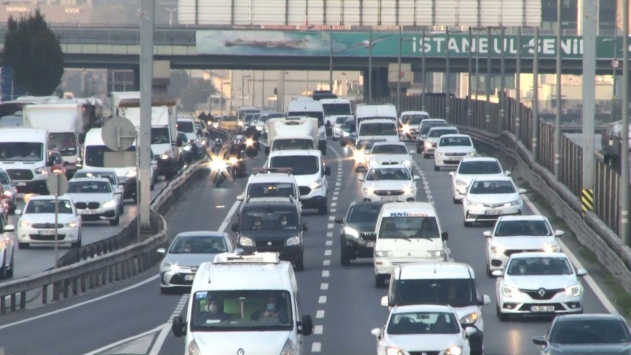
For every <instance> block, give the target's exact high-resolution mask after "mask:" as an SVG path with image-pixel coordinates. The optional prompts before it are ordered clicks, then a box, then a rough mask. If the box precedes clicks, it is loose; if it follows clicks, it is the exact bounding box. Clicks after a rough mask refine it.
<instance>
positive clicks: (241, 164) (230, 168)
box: [226, 150, 245, 179]
mask: <svg viewBox="0 0 631 355" xmlns="http://www.w3.org/2000/svg"><path fill="white" fill-rule="evenodd" d="M244 153H245V151H244V150H240V151H238V153H237V154H232V155H230V156H229V157H228V164H227V168H226V171H227V172H228V173H229V174H230V176H231V177H232V178H233V179H238V178H242V177H244V176H245V161H244V160H243V158H242V156H243V154H244Z"/></svg>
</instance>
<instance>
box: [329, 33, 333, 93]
mask: <svg viewBox="0 0 631 355" xmlns="http://www.w3.org/2000/svg"><path fill="white" fill-rule="evenodd" d="M329 90H331V92H333V26H329Z"/></svg>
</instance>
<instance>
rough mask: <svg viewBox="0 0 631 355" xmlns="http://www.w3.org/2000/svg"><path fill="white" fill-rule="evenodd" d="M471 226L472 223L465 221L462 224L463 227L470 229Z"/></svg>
mask: <svg viewBox="0 0 631 355" xmlns="http://www.w3.org/2000/svg"><path fill="white" fill-rule="evenodd" d="M472 225H473V223H472V222H467V221H465V222H464V226H465V227H471V226H472Z"/></svg>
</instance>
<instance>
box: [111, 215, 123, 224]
mask: <svg viewBox="0 0 631 355" xmlns="http://www.w3.org/2000/svg"><path fill="white" fill-rule="evenodd" d="M120 221H121V217H120V215H118V214H117V215H116V218H115V219H112V220H110V226H117V225H119V223H120Z"/></svg>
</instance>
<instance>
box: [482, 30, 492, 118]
mask: <svg viewBox="0 0 631 355" xmlns="http://www.w3.org/2000/svg"><path fill="white" fill-rule="evenodd" d="M486 31H487V32H486V38H487V47H486V80H485V81H486V83H485V84H486V87H485V89H486V107H485V109H484V111H485V112H484V113H485V121H486V127H487V128H490V127H488V125H489V123H490V122H491V48H492V44H491V27H489V28H487V30H486Z"/></svg>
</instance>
